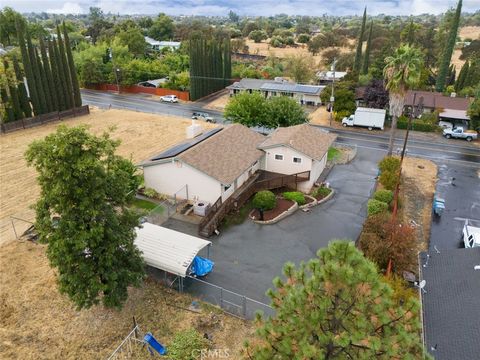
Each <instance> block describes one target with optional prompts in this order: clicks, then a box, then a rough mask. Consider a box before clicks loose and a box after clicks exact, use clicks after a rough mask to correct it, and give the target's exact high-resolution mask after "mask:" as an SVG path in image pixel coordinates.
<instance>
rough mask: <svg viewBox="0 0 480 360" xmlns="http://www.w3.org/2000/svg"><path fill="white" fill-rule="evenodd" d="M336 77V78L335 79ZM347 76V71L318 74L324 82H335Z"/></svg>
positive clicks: (320, 72)
mask: <svg viewBox="0 0 480 360" xmlns="http://www.w3.org/2000/svg"><path fill="white" fill-rule="evenodd" d="M334 75H335V77H334ZM345 75H347V72H346V71H319V72H317V77H318V78H319V79H320V80H323V81H333V79H334V78H335V80H341V79H342V78H343V77H344V76H345Z"/></svg>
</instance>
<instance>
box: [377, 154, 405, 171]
mask: <svg viewBox="0 0 480 360" xmlns="http://www.w3.org/2000/svg"><path fill="white" fill-rule="evenodd" d="M378 168H379V169H380V171H381V172H382V173H383V172H384V171H391V172H397V171H398V170H399V169H400V159H399V158H398V157H394V156H385V157H384V158H383V159H382V160H381V161H380V162H379V163H378Z"/></svg>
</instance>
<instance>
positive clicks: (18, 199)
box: [0, 108, 215, 244]
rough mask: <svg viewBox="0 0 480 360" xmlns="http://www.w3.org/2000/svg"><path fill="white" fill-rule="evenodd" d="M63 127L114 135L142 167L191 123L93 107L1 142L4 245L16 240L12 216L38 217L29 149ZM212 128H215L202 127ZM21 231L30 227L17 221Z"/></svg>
mask: <svg viewBox="0 0 480 360" xmlns="http://www.w3.org/2000/svg"><path fill="white" fill-rule="evenodd" d="M59 124H65V125H67V126H77V125H80V124H86V125H88V126H89V127H90V131H91V132H92V133H94V134H101V133H103V132H105V131H107V132H109V133H110V135H111V136H112V138H114V139H118V140H121V145H120V147H119V148H118V154H119V155H121V156H125V157H128V158H131V159H132V161H133V162H135V163H138V162H140V161H142V160H144V159H146V158H148V157H149V156H152V155H154V154H156V153H159V152H161V151H162V150H164V149H166V148H168V147H170V146H172V145H174V144H176V143H178V142H180V141H183V140H185V129H186V127H187V126H189V125H190V124H191V120H188V119H185V118H181V117H175V116H167V115H155V114H146V113H141V112H133V111H126V110H113V109H112V110H98V109H95V108H92V110H91V113H90V115H86V116H81V117H78V118H76V119H69V120H66V121H63V122H56V123H52V124H48V125H43V126H39V127H35V128H31V129H26V130H21V131H17V132H13V133H10V134H6V135H2V136H1V137H0V244H1V243H4V242H6V241H8V240H11V239H13V238H15V236H14V233H13V230H12V226H11V223H10V219H9V217H10V216H17V217H20V218H22V219H26V220H29V221H33V220H34V212H33V210H31V209H30V208H29V207H30V206H31V205H32V204H34V203H35V201H36V200H37V198H38V195H39V193H40V189H39V187H38V186H37V183H36V176H37V175H36V172H35V170H34V169H33V168H31V167H27V164H26V162H25V159H24V157H23V154H24V153H25V151H26V150H27V147H28V145H29V144H30V143H31V142H32V141H34V140H38V139H42V138H44V137H45V136H46V135H48V134H50V133H52V132H54V131H55V130H56V128H57V126H58V125H59ZM201 125H202V126H203V127H204V128H205V129H207V128H211V127H215V125H211V124H208V123H203V122H202V123H201ZM16 224H17V225H18V226H19V231H21V230H22V229H23V230H25V228H26V227H27V225H28V224H26V223H21V222H16Z"/></svg>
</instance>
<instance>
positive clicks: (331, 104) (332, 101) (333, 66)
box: [330, 58, 337, 126]
mask: <svg viewBox="0 0 480 360" xmlns="http://www.w3.org/2000/svg"><path fill="white" fill-rule="evenodd" d="M336 63H337V58H333V63H332V66H331V67H330V70H331V71H333V81H332V95H331V96H330V126H332V118H333V103H334V102H335V93H334V87H335V64H336Z"/></svg>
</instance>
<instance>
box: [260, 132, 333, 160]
mask: <svg viewBox="0 0 480 360" xmlns="http://www.w3.org/2000/svg"><path fill="white" fill-rule="evenodd" d="M336 138H337V136H336V135H334V134H331V133H328V132H326V131H324V130H321V129H319V128H316V127H313V126H311V125H308V124H301V125H295V126H290V127H284V128H277V129H276V130H275V131H274V132H273V133H272V134H270V135H269V136H268V137H267V139H266V140H265V141H263V142H262V143H261V144H260V145H259V148H260V149H267V148H272V147H276V146H288V147H291V148H292V149H294V150H296V151H299V152H301V153H302V154H305V155H307V156H308V157H310V158H312V159H315V160H319V161H320V160H322V158H323V157H324V156H325V154H326V153H327V151H328V148H329V147H330V146H331V145H332V143H333V142H334V141H335V139H336Z"/></svg>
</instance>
